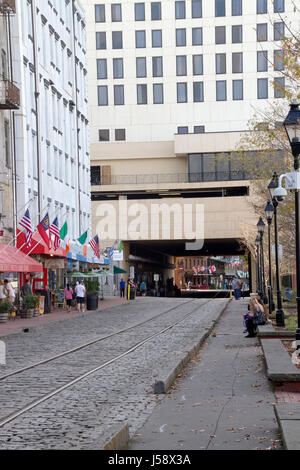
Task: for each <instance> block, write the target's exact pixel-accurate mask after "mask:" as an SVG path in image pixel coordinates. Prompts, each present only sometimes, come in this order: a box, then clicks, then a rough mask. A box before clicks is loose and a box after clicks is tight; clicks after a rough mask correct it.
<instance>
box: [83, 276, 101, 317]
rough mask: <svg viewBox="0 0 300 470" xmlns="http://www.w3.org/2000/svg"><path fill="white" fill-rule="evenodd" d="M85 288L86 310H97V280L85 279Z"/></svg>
mask: <svg viewBox="0 0 300 470" xmlns="http://www.w3.org/2000/svg"><path fill="white" fill-rule="evenodd" d="M85 288H86V309H87V310H98V291H99V282H98V280H96V281H95V280H92V279H87V280H86V281H85Z"/></svg>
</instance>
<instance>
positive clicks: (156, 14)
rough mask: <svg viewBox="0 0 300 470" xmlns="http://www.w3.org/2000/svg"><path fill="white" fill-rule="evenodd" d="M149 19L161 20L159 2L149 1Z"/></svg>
mask: <svg viewBox="0 0 300 470" xmlns="http://www.w3.org/2000/svg"><path fill="white" fill-rule="evenodd" d="M151 20H152V21H157V20H161V3H160V2H152V3H151Z"/></svg>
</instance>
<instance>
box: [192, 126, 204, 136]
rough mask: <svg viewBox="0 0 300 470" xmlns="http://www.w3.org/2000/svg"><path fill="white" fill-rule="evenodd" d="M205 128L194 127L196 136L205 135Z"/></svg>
mask: <svg viewBox="0 0 300 470" xmlns="http://www.w3.org/2000/svg"><path fill="white" fill-rule="evenodd" d="M204 132H205V126H194V134H204Z"/></svg>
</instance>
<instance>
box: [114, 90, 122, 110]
mask: <svg viewBox="0 0 300 470" xmlns="http://www.w3.org/2000/svg"><path fill="white" fill-rule="evenodd" d="M114 104H115V105H123V104H124V85H114Z"/></svg>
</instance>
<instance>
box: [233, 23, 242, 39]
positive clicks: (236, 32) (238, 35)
mask: <svg viewBox="0 0 300 470" xmlns="http://www.w3.org/2000/svg"><path fill="white" fill-rule="evenodd" d="M231 32H232V43H233V44H236V43H241V42H243V27H242V25H240V24H239V25H234V26H232V29H231Z"/></svg>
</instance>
